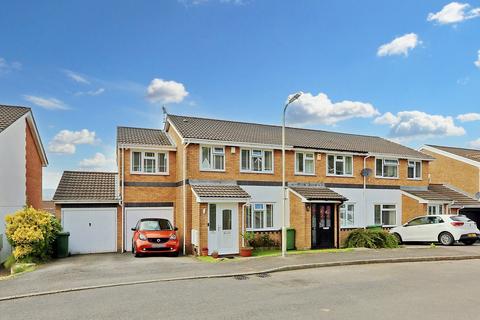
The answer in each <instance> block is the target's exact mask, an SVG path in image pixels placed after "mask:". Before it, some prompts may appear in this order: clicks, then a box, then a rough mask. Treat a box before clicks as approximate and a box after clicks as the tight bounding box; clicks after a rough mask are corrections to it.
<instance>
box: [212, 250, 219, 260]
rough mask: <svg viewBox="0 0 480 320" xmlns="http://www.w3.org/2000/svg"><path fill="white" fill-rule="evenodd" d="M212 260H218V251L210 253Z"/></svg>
mask: <svg viewBox="0 0 480 320" xmlns="http://www.w3.org/2000/svg"><path fill="white" fill-rule="evenodd" d="M212 258H213V259H218V251H216V250H215V251H213V252H212Z"/></svg>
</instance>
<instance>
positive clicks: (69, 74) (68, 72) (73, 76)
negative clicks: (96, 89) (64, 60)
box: [63, 70, 90, 84]
mask: <svg viewBox="0 0 480 320" xmlns="http://www.w3.org/2000/svg"><path fill="white" fill-rule="evenodd" d="M63 72H64V73H65V74H66V75H67V77H69V78H70V79H72V80H73V81H75V82H78V83H83V84H90V81H88V80H87V78H86V77H85V76H82V75H81V74H78V73H76V72H73V71H71V70H63Z"/></svg>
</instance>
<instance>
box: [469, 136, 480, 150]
mask: <svg viewBox="0 0 480 320" xmlns="http://www.w3.org/2000/svg"><path fill="white" fill-rule="evenodd" d="M468 146H469V147H470V148H473V149H479V150H480V138H478V139H477V140H473V141H470V142H469V143H468Z"/></svg>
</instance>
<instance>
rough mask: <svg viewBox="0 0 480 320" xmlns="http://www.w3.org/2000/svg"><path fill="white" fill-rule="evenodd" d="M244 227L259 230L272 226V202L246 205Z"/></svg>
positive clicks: (249, 229)
mask: <svg viewBox="0 0 480 320" xmlns="http://www.w3.org/2000/svg"><path fill="white" fill-rule="evenodd" d="M245 215H246V226H245V227H246V229H247V230H248V231H257V230H258V231H260V230H265V229H272V228H273V204H270V203H267V204H265V203H252V204H251V205H250V206H247V207H246V214H245Z"/></svg>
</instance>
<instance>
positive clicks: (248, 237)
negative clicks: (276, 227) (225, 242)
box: [240, 231, 255, 257]
mask: <svg viewBox="0 0 480 320" xmlns="http://www.w3.org/2000/svg"><path fill="white" fill-rule="evenodd" d="M242 237H243V239H244V240H245V243H246V245H245V246H243V247H241V248H240V257H251V256H252V251H253V246H252V244H253V243H254V241H255V234H254V233H253V232H251V231H247V232H245V233H243V234H242Z"/></svg>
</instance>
